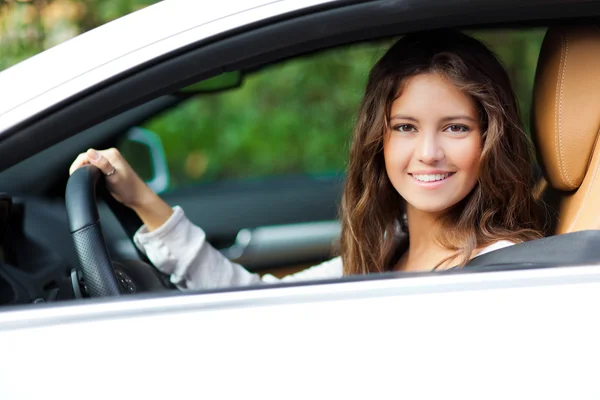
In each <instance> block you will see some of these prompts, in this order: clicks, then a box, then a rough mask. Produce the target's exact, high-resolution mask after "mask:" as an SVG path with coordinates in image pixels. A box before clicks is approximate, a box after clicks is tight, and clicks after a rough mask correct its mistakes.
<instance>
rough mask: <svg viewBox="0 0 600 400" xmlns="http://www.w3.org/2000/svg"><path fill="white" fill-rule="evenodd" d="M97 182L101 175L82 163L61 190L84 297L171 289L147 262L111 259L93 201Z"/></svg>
mask: <svg viewBox="0 0 600 400" xmlns="http://www.w3.org/2000/svg"><path fill="white" fill-rule="evenodd" d="M99 182H100V183H101V184H104V174H102V172H101V171H100V170H99V169H98V168H96V167H95V166H93V165H84V166H83V167H81V168H78V169H77V170H76V171H75V172H74V173H73V174H72V175H71V176H70V177H69V180H68V182H67V188H66V193H65V203H66V210H67V217H68V219H69V229H70V231H71V237H72V238H73V245H74V247H75V252H76V254H77V259H78V260H79V265H80V266H81V272H82V273H83V283H84V291H85V293H86V294H87V296H89V297H103V296H119V295H121V294H127V293H136V292H146V291H156V290H164V289H172V288H173V286H172V285H170V284H169V283H168V282H167V281H166V280H165V279H163V277H162V276H161V274H160V272H159V271H157V270H156V269H155V268H153V267H152V266H151V265H148V264H146V263H144V262H142V261H137V260H136V261H131V262H126V263H125V262H119V263H117V262H113V261H112V260H111V258H110V255H109V253H108V249H107V247H106V242H105V240H104V234H103V233H102V229H101V225H100V216H99V214H98V206H97V204H96V187H97V185H98V183H99ZM121 206H122V205H121ZM122 207H125V206H122ZM111 208H112V207H111Z"/></svg>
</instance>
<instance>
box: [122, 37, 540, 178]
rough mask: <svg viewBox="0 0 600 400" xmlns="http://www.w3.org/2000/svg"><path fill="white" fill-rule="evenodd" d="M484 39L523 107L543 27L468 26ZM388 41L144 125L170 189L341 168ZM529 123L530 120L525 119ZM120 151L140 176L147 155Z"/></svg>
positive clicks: (247, 82) (317, 57)
mask: <svg viewBox="0 0 600 400" xmlns="http://www.w3.org/2000/svg"><path fill="white" fill-rule="evenodd" d="M469 33H471V34H473V35H474V36H476V37H478V38H480V39H482V40H483V41H484V42H486V43H487V44H488V45H489V46H490V47H491V48H492V49H493V50H494V51H495V52H496V53H497V55H498V56H499V57H500V59H501V60H502V61H503V63H504V64H505V66H506V67H507V70H508V71H509V73H510V75H511V78H512V80H513V85H514V88H515V91H516V92H517V95H518V98H519V101H520V105H521V108H522V115H523V118H524V120H525V121H528V119H529V106H530V96H531V90H532V87H533V77H534V72H535V65H536V63H537V56H538V53H539V48H540V46H541V42H542V39H543V34H544V30H543V29H528V30H497V31H485V32H469ZM392 42H393V39H389V40H382V41H377V42H372V43H366V44H365V43H361V44H355V45H350V46H345V47H342V48H336V49H330V50H326V51H322V52H319V53H316V54H311V55H307V56H303V57H299V58H296V59H292V60H288V61H285V62H282V63H278V64H275V65H272V66H269V67H265V68H262V69H260V70H259V71H257V72H254V73H251V74H247V75H246V76H245V78H244V81H243V83H242V85H241V87H239V88H236V89H233V90H228V91H224V92H219V93H212V94H204V95H200V96H198V97H196V98H192V99H189V100H187V101H184V102H182V103H180V104H178V105H177V106H176V107H174V108H173V109H171V110H168V111H166V112H163V113H162V114H160V115H159V116H156V117H155V118H153V119H152V120H150V121H147V122H146V123H144V124H143V125H142V126H141V127H140V128H141V129H142V130H143V131H144V132H145V134H146V135H151V136H152V137H155V138H156V139H157V140H159V141H160V142H161V143H162V146H163V147H164V156H165V158H166V167H167V169H168V178H169V179H168V185H167V186H168V187H163V188H164V189H170V190H172V189H176V188H180V187H184V186H190V185H192V186H194V185H202V184H203V183H208V182H215V181H223V180H237V181H239V180H253V179H261V178H268V177H276V176H285V175H298V174H300V175H313V176H314V175H316V176H320V175H332V174H343V171H344V169H345V165H346V161H347V155H348V144H349V141H350V136H351V132H352V126H353V123H354V116H355V112H356V110H357V107H358V103H359V101H360V99H361V96H362V94H363V91H364V87H365V83H366V80H367V75H368V71H369V69H370V68H371V66H372V65H373V64H374V63H375V62H376V60H377V59H378V57H380V56H381V55H382V54H383V52H385V50H386V49H387V47H388V46H389V45H390V44H391V43H392ZM526 125H528V124H526ZM120 149H121V151H122V152H123V153H124V155H125V156H126V157H127V159H128V160H130V162H131V163H132V165H133V166H134V168H136V170H138V171H140V173H141V174H142V175H143V176H150V175H151V171H150V170H149V169H148V167H147V166H148V165H149V163H148V160H147V155H145V154H144V152H139V151H135V148H134V147H131V146H128V143H127V142H123V144H121V145H120Z"/></svg>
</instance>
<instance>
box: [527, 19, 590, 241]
mask: <svg viewBox="0 0 600 400" xmlns="http://www.w3.org/2000/svg"><path fill="white" fill-rule="evenodd" d="M599 130H600V29H599V28H597V27H552V28H550V29H549V30H548V32H547V33H546V37H545V38H544V42H543V45H542V50H541V53H540V57H539V62H538V67H537V71H536V78H535V86H534V98H533V105H532V134H533V140H534V143H535V145H536V149H537V154H538V161H539V162H540V164H541V166H542V169H543V171H544V174H545V177H546V181H547V187H546V189H545V192H544V195H543V196H544V199H546V200H547V201H548V202H549V203H550V205H551V206H552V208H553V209H554V210H555V215H554V217H553V218H554V221H553V229H552V230H553V232H549V233H567V232H574V231H581V230H586V229H600V173H599V170H600V146H599V145H597V141H598V136H599V133H600V132H599Z"/></svg>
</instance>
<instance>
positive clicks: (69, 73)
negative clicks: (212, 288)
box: [0, 0, 600, 400]
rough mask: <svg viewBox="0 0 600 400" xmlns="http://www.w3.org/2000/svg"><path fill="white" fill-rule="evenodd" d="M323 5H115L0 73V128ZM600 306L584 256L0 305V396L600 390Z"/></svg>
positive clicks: (529, 395)
mask: <svg viewBox="0 0 600 400" xmlns="http://www.w3.org/2000/svg"><path fill="white" fill-rule="evenodd" d="M208 3H210V5H208ZM324 3H328V1H326V0H285V1H268V0H245V1H218V2H206V1H198V0H168V1H163V2H161V3H157V4H156V5H153V6H150V7H148V8H145V9H143V10H141V11H138V12H136V13H133V14H131V15H128V16H125V17H123V18H121V19H119V20H116V21H114V22H111V23H109V24H107V25H104V26H102V27H99V28H97V29H95V30H93V31H90V32H88V33H86V34H84V35H81V36H80V37H77V38H75V39H73V40H70V41H68V42H66V43H64V44H61V45H58V46H56V47H55V48H52V49H50V50H48V51H46V52H44V53H41V54H39V55H37V56H35V57H33V58H31V59H29V60H27V61H25V62H23V63H21V64H18V65H16V66H14V67H12V68H10V69H8V70H6V71H3V72H1V73H0V93H3V96H1V97H0V135H1V134H2V132H4V131H7V130H8V129H12V128H14V127H15V126H18V124H20V123H22V122H23V121H27V120H28V118H31V117H32V116H35V115H37V114H38V113H40V112H42V111H44V110H49V109H50V108H51V107H53V106H54V105H56V104H59V103H61V102H64V101H67V100H69V99H72V98H74V96H77V95H78V94H81V93H84V92H85V91H86V90H88V89H90V88H93V87H94V86H95V85H96V84H98V83H101V82H104V81H106V80H108V79H110V78H112V77H114V76H117V75H119V74H121V73H123V72H126V71H128V70H130V69H131V68H134V67H136V66H138V65H140V64H143V63H145V62H147V61H149V60H152V59H155V58H157V57H160V56H162V55H165V54H168V53H170V52H173V51H175V50H177V49H181V48H183V47H185V46H187V45H189V44H192V43H195V42H197V41H200V40H203V39H206V38H209V37H213V36H216V35H218V34H220V33H222V32H227V31H229V30H232V29H234V28H236V27H239V26H244V25H247V24H251V23H253V22H255V21H259V20H264V19H267V18H270V17H273V16H277V15H281V14H284V13H287V12H289V11H294V10H298V9H301V8H304V7H310V6H313V5H318V4H324ZM132 31H133V32H135V35H132V34H130V32H132ZM40 70H44V71H45V73H44V74H39V73H37V71H40ZM24 82H27V83H28V85H26V86H24V85H23V84H24ZM6 93H9V95H6ZM598 304H600V266H596V265H582V266H575V267H574V266H570V267H556V268H539V269H531V270H511V271H497V272H485V273H473V274H468V273H456V274H444V275H439V276H414V277H406V278H402V279H389V278H388V279H367V280H363V281H361V280H350V281H347V282H340V283H324V284H315V285H299V286H294V285H288V286H285V285H284V286H282V287H279V286H277V287H269V286H265V287H262V288H259V289H251V290H237V291H230V292H227V291H223V292H216V293H186V294H184V295H178V294H171V295H166V296H158V297H155V296H151V295H140V296H137V297H136V296H133V297H130V298H127V299H114V298H111V299H88V300H82V301H77V302H72V303H68V304H39V305H28V306H27V307H15V308H13V309H10V310H8V311H5V310H0V399H2V400H16V399H19V400H20V399H42V398H45V397H49V398H55V397H56V398H61V399H107V398H115V399H125V398H134V399H167V398H168V399H183V398H206V399H243V398H252V399H254V398H259V399H295V398H298V399H307V398H319V399H320V398H327V399H332V398H341V399H349V398H356V399H359V398H360V399H371V398H372V399H424V398H427V399H433V398H461V399H508V398H510V399H513V398H522V399H565V398H569V399H574V398H577V399H598V398H600V381H599V380H598V367H597V363H598V362H597V361H598V360H599V359H600V344H599V341H598V338H600V322H598V319H597V318H596V313H597V306H598Z"/></svg>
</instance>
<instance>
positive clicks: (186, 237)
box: [133, 206, 342, 289]
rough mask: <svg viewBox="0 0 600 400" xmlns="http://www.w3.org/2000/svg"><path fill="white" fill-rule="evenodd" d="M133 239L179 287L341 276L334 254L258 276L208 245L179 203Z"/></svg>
mask: <svg viewBox="0 0 600 400" xmlns="http://www.w3.org/2000/svg"><path fill="white" fill-rule="evenodd" d="M133 240H134V242H135V244H136V246H137V247H138V248H139V249H140V251H142V252H143V253H144V254H146V256H147V257H148V258H149V259H150V261H151V262H152V263H153V264H154V266H155V267H156V268H158V269H159V270H160V271H162V272H164V273H165V274H167V275H170V277H171V278H170V279H171V282H173V283H174V284H175V285H176V286H177V287H179V288H180V289H213V288H222V287H231V286H245V285H252V284H260V283H274V282H289V281H298V280H311V279H327V278H339V277H341V276H342V260H341V258H340V257H336V258H333V259H331V260H329V261H325V262H323V263H321V264H319V265H316V266H314V267H311V268H308V269H306V270H304V271H301V272H298V273H296V274H293V275H288V276H286V277H284V278H282V279H279V278H277V277H275V276H273V275H269V274H267V275H264V276H263V277H262V278H261V277H260V275H258V274H254V273H250V272H248V271H247V270H246V269H245V268H244V267H242V266H241V265H239V264H236V263H234V262H231V261H230V260H229V259H227V257H225V256H224V255H222V254H221V253H220V252H219V251H218V250H216V249H215V248H214V247H212V246H211V245H210V243H208V242H207V241H206V234H205V233H204V231H203V230H202V229H201V228H200V227H198V226H196V225H194V224H192V223H191V221H190V220H188V219H187V218H186V216H185V214H184V212H183V210H182V209H181V207H179V206H175V207H173V214H172V215H171V217H169V219H168V220H167V221H166V222H165V223H164V224H163V225H162V226H160V227H159V228H158V229H156V230H154V231H152V232H149V231H148V228H147V227H146V226H142V227H141V228H140V229H139V230H138V231H137V232H136V234H135V235H134V237H133Z"/></svg>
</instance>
